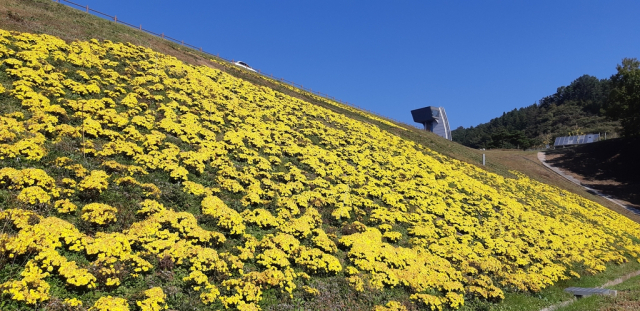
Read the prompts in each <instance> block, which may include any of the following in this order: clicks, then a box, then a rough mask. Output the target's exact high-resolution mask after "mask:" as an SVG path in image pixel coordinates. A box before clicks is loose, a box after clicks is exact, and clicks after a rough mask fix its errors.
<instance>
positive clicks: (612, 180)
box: [547, 137, 640, 207]
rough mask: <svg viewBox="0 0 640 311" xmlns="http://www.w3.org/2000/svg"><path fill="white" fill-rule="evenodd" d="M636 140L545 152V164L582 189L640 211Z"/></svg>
mask: <svg viewBox="0 0 640 311" xmlns="http://www.w3.org/2000/svg"><path fill="white" fill-rule="evenodd" d="M639 152H640V137H635V138H616V139H610V140H605V141H600V142H597V143H592V144H586V145H580V146H575V147H572V148H563V149H556V150H550V151H547V162H548V163H549V164H551V165H553V166H556V167H559V168H561V169H563V170H566V171H569V172H570V173H572V175H574V177H576V178H578V179H579V180H580V181H581V182H582V184H583V185H585V186H588V187H591V188H594V189H596V190H599V191H600V192H603V193H605V194H609V195H612V196H614V197H616V198H618V199H620V200H623V201H627V202H628V203H631V205H633V206H634V207H640V154H639Z"/></svg>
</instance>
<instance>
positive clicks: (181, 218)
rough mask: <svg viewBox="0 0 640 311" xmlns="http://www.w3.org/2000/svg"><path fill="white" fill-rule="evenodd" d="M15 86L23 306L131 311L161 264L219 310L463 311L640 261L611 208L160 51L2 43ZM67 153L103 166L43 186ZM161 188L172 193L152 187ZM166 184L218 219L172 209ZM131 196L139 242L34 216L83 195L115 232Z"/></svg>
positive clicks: (15, 247) (629, 230) (3, 239)
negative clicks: (334, 283) (285, 300)
mask: <svg viewBox="0 0 640 311" xmlns="http://www.w3.org/2000/svg"><path fill="white" fill-rule="evenodd" d="M70 68H71V69H70ZM0 70H1V71H2V72H3V75H1V76H2V77H6V79H9V80H10V82H9V83H4V82H3V84H2V85H3V86H2V88H1V89H0V93H2V95H1V96H3V97H10V98H12V99H13V100H14V101H15V104H13V105H14V106H15V107H12V108H11V109H10V110H11V111H12V112H11V113H5V114H4V115H0V163H1V164H2V166H3V167H0V188H2V189H6V190H3V191H8V192H10V193H11V195H13V196H15V197H16V198H17V199H18V201H21V202H22V203H20V204H19V206H9V207H8V208H7V209H4V210H0V220H3V221H6V222H7V223H9V224H10V225H11V226H12V227H13V228H12V230H15V232H16V233H15V234H11V235H8V234H2V235H0V256H4V255H8V256H9V258H16V257H17V256H26V257H25V258H26V259H28V260H27V264H26V268H25V270H24V271H23V272H22V273H21V274H20V276H16V277H15V278H12V279H9V280H7V281H5V282H4V283H2V284H0V290H2V293H6V294H7V295H9V296H10V297H11V299H14V300H16V301H20V302H23V303H25V304H31V305H34V304H38V303H40V302H43V301H46V300H47V299H50V298H51V297H50V295H51V294H50V293H49V284H48V283H47V282H46V281H45V279H46V278H47V277H48V276H49V275H51V276H55V277H61V278H62V279H64V280H65V281H66V282H67V284H68V285H71V286H69V288H74V287H81V288H85V289H88V288H93V287H95V286H98V285H99V286H102V287H105V286H106V287H110V288H113V289H114V292H117V293H122V295H129V294H125V293H126V292H127V291H126V290H122V291H120V290H119V288H120V287H121V286H122V284H121V283H123V280H121V279H120V278H121V276H122V275H123V273H124V272H125V271H126V272H129V273H130V274H129V275H130V276H131V277H133V278H136V277H140V276H141V275H142V274H144V273H147V272H148V271H152V270H153V269H155V267H153V266H152V265H151V264H150V263H149V261H147V260H145V258H146V259H149V258H157V259H162V260H165V259H166V260H170V261H172V262H173V263H174V264H175V265H178V266H180V267H181V268H184V269H185V271H188V273H189V275H188V276H186V277H185V278H184V279H183V280H184V281H185V282H187V284H188V286H189V288H187V289H186V290H189V291H196V292H198V293H199V295H200V299H201V301H202V302H203V303H205V304H210V303H213V302H219V303H222V304H223V305H224V306H225V307H227V308H237V309H241V310H258V309H259V308H260V304H261V302H262V293H263V291H265V290H268V289H271V288H276V289H278V290H281V291H283V292H286V293H288V294H290V295H291V294H293V293H294V291H296V290H300V291H304V293H306V294H307V297H308V296H313V295H317V294H318V292H317V290H314V289H312V288H309V287H304V286H302V287H301V286H300V285H301V284H303V283H304V282H306V279H307V278H308V277H309V276H308V275H307V274H306V273H309V274H312V275H314V276H315V275H317V274H320V275H338V276H339V277H343V276H344V277H345V278H346V280H347V282H348V283H349V284H350V285H351V287H352V289H353V290H354V291H364V290H365V289H369V288H371V289H381V290H384V289H385V288H400V289H401V291H406V293H405V294H406V297H408V298H410V299H411V300H412V301H413V302H415V303H416V304H420V305H421V306H423V307H424V306H426V308H429V309H432V310H439V309H446V308H453V309H455V308H458V307H460V306H461V305H462V304H463V303H464V297H470V298H472V297H477V298H480V299H491V300H499V299H501V298H503V297H504V294H503V290H504V289H508V290H522V291H534V292H535V291H539V290H541V289H542V288H544V287H546V286H549V285H551V284H554V283H555V282H557V281H559V280H562V279H567V278H571V277H579V275H578V274H577V273H576V271H573V270H572V269H574V267H576V266H583V267H585V269H586V271H587V272H588V273H597V272H599V271H602V270H604V269H605V265H606V264H607V263H621V262H624V261H626V260H627V258H638V257H640V245H639V244H638V242H637V241H638V239H640V226H639V225H638V224H636V223H633V222H631V221H630V220H628V219H626V218H624V217H622V216H620V215H618V214H616V213H614V212H611V211H609V210H607V209H605V208H604V207H602V206H599V205H597V204H596V203H593V202H591V201H588V200H586V199H584V198H581V197H579V196H577V195H574V194H571V193H568V192H566V191H562V190H559V189H557V188H554V187H550V186H548V185H544V184H541V183H538V182H536V181H533V180H530V179H529V178H527V177H526V176H523V175H520V174H518V173H516V172H514V174H516V175H517V178H504V177H501V176H498V175H495V174H491V173H488V172H486V171H484V170H481V169H480V168H477V167H474V166H471V165H469V164H466V163H463V162H460V161H457V160H454V159H450V158H447V157H445V156H443V155H440V154H437V153H435V152H433V151H432V150H430V149H428V148H426V147H424V146H421V145H418V144H415V143H413V142H410V141H406V140H404V139H401V138H399V137H398V136H395V135H392V134H390V133H388V132H385V131H383V130H381V129H379V128H378V127H376V126H374V125H372V124H369V123H365V122H360V121H356V120H354V119H350V118H347V117H345V116H343V115H340V114H337V113H334V112H332V111H330V110H327V109H324V108H321V107H318V106H314V105H311V104H309V103H306V102H304V101H301V100H299V99H296V98H292V97H290V96H287V95H285V94H282V93H279V92H276V91H274V90H272V89H269V88H265V87H259V86H256V85H253V84H250V83H248V82H246V81H242V80H239V79H236V78H234V77H232V76H230V75H228V74H225V73H223V72H221V71H218V70H216V69H213V68H210V67H207V66H190V65H186V64H184V63H182V62H180V61H178V60H177V59H175V58H173V57H169V56H166V55H162V54H159V53H156V52H154V51H152V50H150V49H147V48H143V47H139V46H135V45H132V44H121V43H113V42H110V41H98V40H91V41H88V42H81V41H76V42H72V43H66V42H64V41H63V40H61V39H58V38H55V37H52V36H47V35H33V34H25V33H16V32H8V31H4V30H0ZM318 100H322V99H318ZM332 104H337V103H332ZM342 108H344V109H351V108H349V107H346V106H344V107H342ZM353 112H356V113H358V111H355V110H354V111H353ZM365 117H367V118H370V119H373V120H376V121H378V122H387V121H385V120H383V119H379V118H377V119H376V118H374V117H373V116H370V115H368V114H365ZM390 124H391V123H389V124H388V125H390ZM81 137H85V141H84V142H83V143H81V142H80V138H81ZM69 140H71V141H72V142H73V143H74V144H75V146H79V147H78V149H77V150H75V151H73V152H78V155H82V154H83V153H84V154H85V156H86V157H87V158H88V159H90V160H89V161H88V162H87V163H84V165H82V164H80V163H74V161H73V160H71V158H75V157H74V156H73V155H71V154H69V155H68V157H59V158H57V159H56V160H54V161H52V162H53V163H52V164H53V165H52V166H51V167H49V168H47V169H45V170H46V171H45V170H43V169H37V168H29V167H30V166H36V165H41V164H40V163H39V162H38V161H40V160H41V159H43V158H44V159H46V158H45V156H46V155H47V154H48V150H49V149H51V148H52V147H56V148H58V147H61V148H58V149H62V147H65V146H68V141H69ZM56 150H57V149H56ZM15 163H20V164H19V165H23V166H22V168H16V167H17V166H16V164H15ZM25 163H26V164H25ZM122 163H127V164H122ZM46 164H48V163H45V165H46ZM39 167H41V166H39ZM58 172H61V173H60V174H57V173H58ZM54 173H56V174H54ZM158 175H163V176H167V177H166V179H165V180H158V179H157V178H156V177H154V178H149V176H158ZM134 176H136V177H137V176H141V178H140V180H145V181H147V182H146V183H143V182H141V181H138V180H136V179H135V178H134ZM167 182H171V183H173V186H178V189H180V188H181V189H182V191H183V192H184V193H183V194H181V195H185V196H191V197H190V198H191V199H193V200H196V202H197V201H200V202H201V208H202V209H201V214H202V215H197V216H196V215H194V214H192V213H189V212H184V211H181V212H180V211H177V210H184V208H183V207H177V206H170V205H171V204H175V203H171V202H172V201H170V200H167V201H164V198H163V196H162V195H161V194H162V193H161V191H160V188H161V187H162V186H164V185H163V184H160V183H167ZM127 187H140V188H141V189H142V191H143V193H144V194H145V196H146V197H145V199H143V200H142V202H136V203H138V204H139V206H140V208H139V209H138V210H137V213H136V214H137V215H136V217H137V218H136V219H135V220H134V221H133V223H132V224H131V225H130V226H128V227H127V229H126V230H124V231H122V232H110V233H106V232H100V231H98V232H91V234H88V233H83V232H81V230H79V229H78V228H76V227H74V226H73V225H72V224H71V223H70V222H67V221H64V220H62V219H60V218H57V217H52V216H50V217H46V218H45V217H43V216H41V215H38V214H37V213H35V212H33V211H29V210H24V209H21V208H20V206H25V205H27V206H28V205H33V204H36V205H37V204H50V202H52V201H53V202H54V203H53V205H54V207H55V209H56V210H57V211H58V212H59V213H66V214H67V215H64V216H63V217H65V219H67V217H70V218H73V217H76V216H75V215H74V213H71V212H73V211H75V210H76V209H77V207H76V205H75V204H74V203H73V202H72V200H74V202H78V201H75V200H76V197H75V195H78V197H80V198H84V199H92V200H94V201H91V202H92V203H89V204H86V205H84V206H83V207H82V210H81V213H79V214H80V215H79V217H80V218H81V219H83V220H85V221H87V222H89V223H92V224H96V225H99V226H91V228H92V230H96V229H97V230H106V229H107V228H109V227H107V226H103V225H107V224H110V223H112V222H115V221H116V214H117V213H118V212H119V211H118V210H117V209H116V208H114V207H112V206H110V205H107V204H105V202H99V200H100V196H99V195H97V194H100V193H102V192H104V191H107V192H109V191H119V190H121V189H125V190H128V189H130V188H127ZM116 189H117V190H116ZM76 191H78V193H77V194H76ZM61 195H63V197H66V199H59V197H60V196H61ZM23 203H24V204H23ZM165 205H166V206H165ZM121 212H128V211H121ZM61 217H62V216H61ZM199 222H200V223H199ZM200 224H202V226H201V225H200ZM112 227H113V226H112ZM203 227H204V228H210V227H215V228H217V229H216V230H219V231H220V232H216V231H210V230H206V229H204V228H203ZM336 227H337V228H336ZM340 227H341V228H340ZM328 228H331V229H332V230H331V231H329V230H328ZM325 230H326V231H325ZM250 233H251V234H250ZM230 240H232V243H231V242H229V241H230ZM338 246H340V251H339V250H338ZM63 249H64V250H65V251H70V252H75V253H78V254H79V255H81V256H86V257H87V258H89V259H90V260H89V261H90V264H89V265H80V264H77V263H76V262H74V261H71V260H68V259H66V257H64V256H62V255H61V250H63ZM27 254H28V256H27ZM343 265H344V266H345V267H346V268H344V269H343ZM88 268H91V269H88ZM89 271H91V273H90V272H89ZM305 271H306V273H305ZM92 273H94V274H95V275H94V274H92ZM300 287H301V288H302V289H300ZM320 294H321V293H320ZM143 295H144V297H145V298H144V299H141V300H140V299H139V298H140V297H142V296H140V294H139V293H138V294H137V296H135V297H137V298H134V297H132V296H126V297H124V298H123V297H102V298H100V299H99V300H98V301H96V302H95V303H94V304H93V307H92V308H91V310H107V309H109V310H128V309H129V305H128V303H127V300H128V301H135V300H138V301H137V302H136V304H137V305H138V307H140V308H142V309H145V310H159V308H165V307H167V306H166V302H165V296H164V293H163V292H162V290H161V289H160V288H152V289H150V290H148V291H145V292H144V293H143ZM74 303H75V302H74ZM86 303H89V302H86ZM168 307H172V306H168ZM25 308H26V307H25ZM383 308H384V309H383ZM378 309H380V310H403V306H402V305H400V304H398V303H397V302H393V301H392V302H389V303H387V304H386V307H382V306H379V307H378Z"/></svg>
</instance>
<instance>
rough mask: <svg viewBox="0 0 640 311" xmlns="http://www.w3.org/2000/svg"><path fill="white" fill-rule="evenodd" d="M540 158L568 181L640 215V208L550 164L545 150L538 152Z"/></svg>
mask: <svg viewBox="0 0 640 311" xmlns="http://www.w3.org/2000/svg"><path fill="white" fill-rule="evenodd" d="M538 160H540V162H541V163H542V164H543V165H544V166H546V167H547V168H549V169H550V170H552V171H554V172H556V173H557V174H558V175H560V176H562V177H564V178H565V179H567V180H568V181H570V182H572V183H574V184H576V185H578V186H581V187H583V188H584V189H586V190H587V192H589V193H591V194H594V195H598V196H601V197H603V198H605V199H607V200H609V201H611V202H613V203H614V204H616V205H618V206H620V207H622V208H624V209H626V210H628V211H629V212H632V213H634V214H637V215H640V210H638V209H636V208H633V207H630V206H626V205H624V204H622V203H620V202H619V201H618V200H616V199H615V198H614V197H612V196H610V195H607V194H604V193H602V192H600V191H598V190H596V189H593V188H590V187H587V186H585V185H583V184H582V183H581V182H580V181H579V180H577V179H575V178H574V177H572V176H569V175H567V174H565V173H564V172H562V171H561V170H560V169H559V168H557V167H555V166H551V165H549V164H548V163H547V162H546V156H545V154H544V152H542V151H540V152H538Z"/></svg>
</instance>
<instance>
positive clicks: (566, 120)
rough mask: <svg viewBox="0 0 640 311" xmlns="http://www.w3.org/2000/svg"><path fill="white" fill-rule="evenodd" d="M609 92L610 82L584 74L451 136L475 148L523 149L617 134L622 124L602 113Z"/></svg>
mask: <svg viewBox="0 0 640 311" xmlns="http://www.w3.org/2000/svg"><path fill="white" fill-rule="evenodd" d="M609 89H610V80H609V79H598V78H596V77H593V76H590V75H583V76H581V77H579V78H577V79H576V80H574V81H573V82H571V84H569V85H568V86H562V87H559V88H558V91H557V92H556V93H555V94H553V95H550V96H547V97H544V98H542V99H541V100H540V101H539V102H538V103H535V104H533V105H530V106H527V107H524V108H520V109H513V110H512V111H509V112H504V113H503V114H502V116H500V117H498V118H495V119H492V120H491V121H489V122H488V123H483V124H480V125H478V126H476V127H473V126H472V127H469V128H464V127H462V126H461V127H458V128H457V129H455V130H454V131H452V133H451V134H452V137H453V140H454V141H455V142H458V143H461V144H463V145H465V146H469V147H472V148H521V149H522V148H530V147H534V146H541V145H544V144H547V143H553V140H554V139H555V137H558V136H567V135H571V134H574V135H575V134H581V133H604V132H608V133H611V132H615V131H616V129H617V128H618V127H619V125H620V123H619V122H618V121H610V120H608V119H606V118H605V115H604V112H603V108H604V105H605V103H606V100H607V96H608V94H609Z"/></svg>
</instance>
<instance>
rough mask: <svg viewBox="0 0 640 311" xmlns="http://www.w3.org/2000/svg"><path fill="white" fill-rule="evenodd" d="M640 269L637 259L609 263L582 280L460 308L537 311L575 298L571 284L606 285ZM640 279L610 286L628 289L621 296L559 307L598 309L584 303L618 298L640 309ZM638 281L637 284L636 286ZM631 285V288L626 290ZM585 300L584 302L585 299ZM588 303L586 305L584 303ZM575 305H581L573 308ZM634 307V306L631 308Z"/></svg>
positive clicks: (613, 300) (473, 302) (559, 283)
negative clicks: (498, 302) (496, 302)
mask: <svg viewBox="0 0 640 311" xmlns="http://www.w3.org/2000/svg"><path fill="white" fill-rule="evenodd" d="M638 270H640V263H638V261H636V260H632V261H629V262H627V263H625V264H621V265H607V270H606V271H605V272H603V273H599V274H595V275H583V276H582V277H581V278H580V279H570V280H565V281H559V282H557V283H556V284H554V286H551V287H548V288H545V289H543V290H542V291H540V292H539V293H523V292H506V293H505V299H504V301H503V302H502V303H500V304H491V303H487V302H484V301H469V302H468V303H467V304H466V305H465V306H464V307H462V308H461V309H460V310H461V311H471V310H495V311H535V310H540V309H542V308H545V307H548V306H550V305H553V304H557V303H560V302H563V301H567V300H569V299H571V298H572V297H573V295H571V294H569V293H567V292H565V291H564V289H565V288H568V287H598V286H602V285H603V284H605V283H607V282H609V281H612V280H615V279H617V278H619V277H621V276H624V275H626V274H629V273H631V272H635V271H638ZM639 280H640V278H639V277H635V278H631V279H629V280H627V281H625V282H623V283H622V284H619V285H616V286H614V287H611V289H620V290H623V289H624V290H625V292H622V293H619V298H617V299H618V300H616V298H606V297H601V296H597V297H596V296H594V297H589V298H588V299H581V300H579V301H578V303H574V304H572V305H571V306H568V307H567V309H558V310H598V309H597V308H591V307H589V308H587V307H584V308H581V306H589V305H594V306H595V305H596V304H602V305H604V304H605V303H608V304H615V303H616V302H617V301H619V302H622V301H630V302H634V301H635V302H636V309H633V310H639V309H640V308H638V306H640V283H638V281H639ZM633 282H635V285H633V284H634V283H633ZM625 286H628V287H629V289H627V287H625ZM582 300H584V301H585V302H582ZM592 300H595V302H591V301H592ZM585 303H586V304H585ZM574 305H576V306H578V307H577V308H574ZM630 310H631V309H630Z"/></svg>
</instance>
